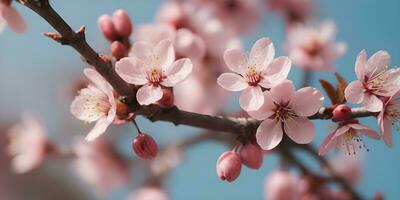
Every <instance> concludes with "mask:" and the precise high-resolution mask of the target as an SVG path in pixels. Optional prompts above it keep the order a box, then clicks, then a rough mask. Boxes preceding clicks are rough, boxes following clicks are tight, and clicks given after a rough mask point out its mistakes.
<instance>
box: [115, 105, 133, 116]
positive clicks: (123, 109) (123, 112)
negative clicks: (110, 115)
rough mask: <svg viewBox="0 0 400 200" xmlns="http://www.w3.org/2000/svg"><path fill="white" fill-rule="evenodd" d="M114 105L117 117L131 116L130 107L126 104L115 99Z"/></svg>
mask: <svg viewBox="0 0 400 200" xmlns="http://www.w3.org/2000/svg"><path fill="white" fill-rule="evenodd" d="M115 103H116V106H117V111H116V112H117V116H118V118H119V119H128V118H129V119H130V118H132V116H131V114H132V113H131V109H130V108H129V106H128V105H126V104H124V103H122V102H121V101H118V100H116V101H115Z"/></svg>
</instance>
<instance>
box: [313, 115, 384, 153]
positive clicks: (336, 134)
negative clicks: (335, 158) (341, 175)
mask: <svg viewBox="0 0 400 200" xmlns="http://www.w3.org/2000/svg"><path fill="white" fill-rule="evenodd" d="M363 135H365V136H367V137H370V138H372V139H376V140H378V139H380V136H379V135H378V134H377V133H376V132H375V131H374V130H372V129H370V128H368V127H367V126H364V125H362V124H359V123H358V121H356V120H352V121H346V122H343V123H340V124H339V126H338V127H337V128H336V129H335V130H334V131H333V132H332V133H330V134H329V135H328V136H327V137H326V138H325V140H324V141H323V142H322V144H321V147H320V148H319V152H318V154H319V155H324V154H325V153H326V152H327V151H328V150H329V149H331V148H332V147H336V148H337V149H341V150H342V151H344V152H345V153H346V154H348V155H355V154H356V153H357V152H358V151H359V150H361V149H363V148H366V146H365V144H364V142H363V139H362V136H363ZM367 151H368V149H367Z"/></svg>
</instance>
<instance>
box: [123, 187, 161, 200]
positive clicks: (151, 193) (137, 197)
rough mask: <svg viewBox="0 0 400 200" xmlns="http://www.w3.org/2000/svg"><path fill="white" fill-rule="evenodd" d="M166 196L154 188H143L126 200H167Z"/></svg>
mask: <svg viewBox="0 0 400 200" xmlns="http://www.w3.org/2000/svg"><path fill="white" fill-rule="evenodd" d="M168 199H169V197H168V194H167V193H166V192H165V191H164V190H162V189H160V188H156V187H143V188H140V189H138V190H136V191H135V192H134V193H133V194H132V195H130V196H129V197H128V199H127V200H168Z"/></svg>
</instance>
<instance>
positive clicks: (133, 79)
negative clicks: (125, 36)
mask: <svg viewBox="0 0 400 200" xmlns="http://www.w3.org/2000/svg"><path fill="white" fill-rule="evenodd" d="M115 72H117V74H118V75H119V76H120V77H121V78H122V79H123V80H124V81H126V82H128V83H130V84H134V85H144V84H146V83H147V82H148V80H147V79H146V68H145V67H144V66H143V65H142V64H141V63H140V61H139V60H138V59H137V58H135V57H125V58H122V59H121V60H119V61H118V62H116V63H115Z"/></svg>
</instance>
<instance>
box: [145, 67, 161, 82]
mask: <svg viewBox="0 0 400 200" xmlns="http://www.w3.org/2000/svg"><path fill="white" fill-rule="evenodd" d="M163 78H164V77H163V76H162V73H161V71H160V70H159V69H157V68H155V67H153V68H151V69H150V70H149V71H148V72H147V80H149V82H150V83H152V84H155V85H157V84H159V83H160V82H161V81H162V79H163Z"/></svg>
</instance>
